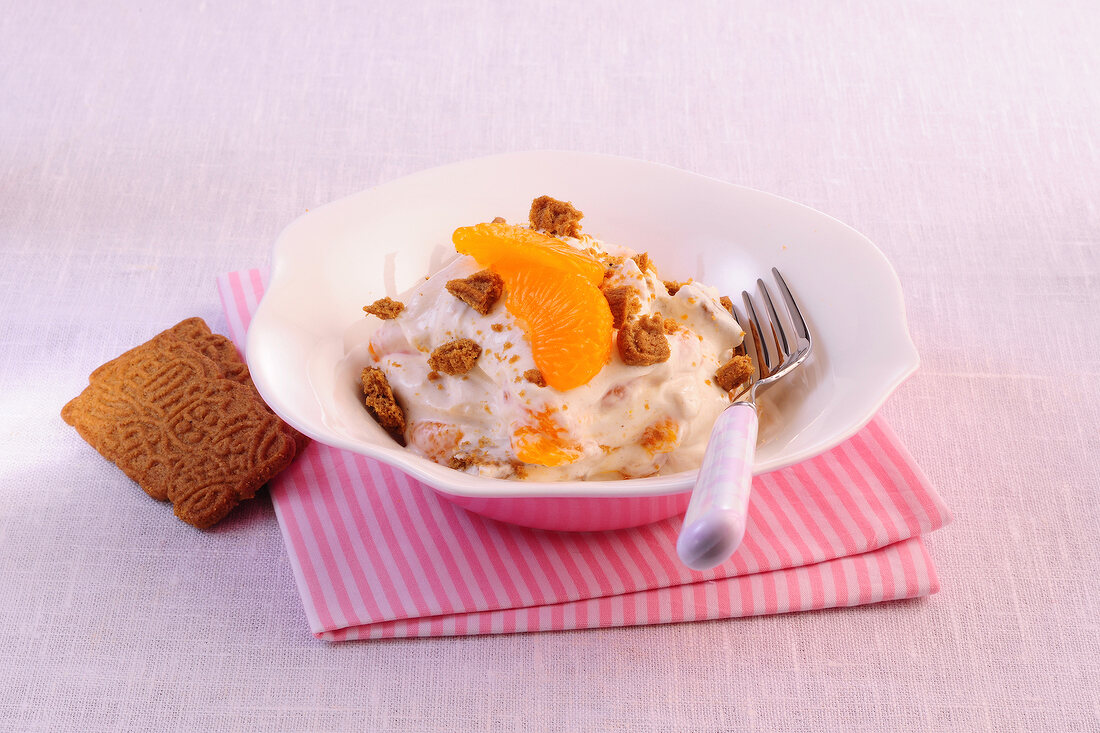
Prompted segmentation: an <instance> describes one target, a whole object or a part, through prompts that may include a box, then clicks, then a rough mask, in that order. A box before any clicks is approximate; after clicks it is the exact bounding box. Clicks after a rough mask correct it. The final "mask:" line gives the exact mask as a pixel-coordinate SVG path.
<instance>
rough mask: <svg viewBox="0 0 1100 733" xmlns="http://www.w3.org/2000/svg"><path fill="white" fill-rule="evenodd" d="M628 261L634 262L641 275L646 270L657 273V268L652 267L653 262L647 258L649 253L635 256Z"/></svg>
mask: <svg viewBox="0 0 1100 733" xmlns="http://www.w3.org/2000/svg"><path fill="white" fill-rule="evenodd" d="M630 259H632V260H634V264H635V265H637V266H638V269H639V270H641V272H642V274H643V275H644V274H645V273H646V270H652V271H653V272H654V273H656V272H657V268H656V267H655V266H654V265H653V260H651V259H650V258H649V252H642V253H641V254H636V255H634V256H633V257H631V258H630Z"/></svg>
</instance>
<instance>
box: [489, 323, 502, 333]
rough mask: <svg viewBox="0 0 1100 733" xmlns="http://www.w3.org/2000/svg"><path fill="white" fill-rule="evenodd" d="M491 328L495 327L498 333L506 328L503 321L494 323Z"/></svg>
mask: <svg viewBox="0 0 1100 733" xmlns="http://www.w3.org/2000/svg"><path fill="white" fill-rule="evenodd" d="M489 328H491V329H493V330H494V331H496V332H497V333H500V332H501V331H503V330H504V324H503V323H494V324H493V325H491V326H489Z"/></svg>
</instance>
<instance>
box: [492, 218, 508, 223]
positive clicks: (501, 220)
mask: <svg viewBox="0 0 1100 733" xmlns="http://www.w3.org/2000/svg"><path fill="white" fill-rule="evenodd" d="M493 223H494V224H507V223H508V222H507V220H505V218H504V217H503V216H494V217H493Z"/></svg>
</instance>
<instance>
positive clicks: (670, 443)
mask: <svg viewBox="0 0 1100 733" xmlns="http://www.w3.org/2000/svg"><path fill="white" fill-rule="evenodd" d="M679 437H680V428H679V426H678V425H677V424H676V423H675V422H674V421H672V420H670V419H665V420H662V421H661V422H659V423H654V424H653V425H650V426H649V427H647V428H646V429H645V431H644V432H643V433H642V439H641V441H640V445H641V446H642V447H643V448H645V449H646V450H647V451H649V453H650V454H655V453H667V452H668V451H670V450H672V449H673V448H675V447H676V444H677V441H678V439H679Z"/></svg>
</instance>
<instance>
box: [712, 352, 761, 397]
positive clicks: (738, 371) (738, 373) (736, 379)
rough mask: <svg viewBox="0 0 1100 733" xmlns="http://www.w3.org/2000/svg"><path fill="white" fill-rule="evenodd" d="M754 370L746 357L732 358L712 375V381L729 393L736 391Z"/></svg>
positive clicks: (750, 361)
mask: <svg viewBox="0 0 1100 733" xmlns="http://www.w3.org/2000/svg"><path fill="white" fill-rule="evenodd" d="M754 371H755V370H754V369H753V366H752V359H751V358H749V357H748V356H734V357H733V358H732V359H730V360H729V361H727V362H726V363H725V364H723V365H722V366H720V367H718V371H716V372H715V373H714V379H715V381H717V382H718V386H719V387H721V388H722V389H724V390H726V391H727V392H730V391H732V390H735V389H737V388H738V387H740V386H741V385H743V384H744V383H745V382H747V381H749V380H750V379H751V378H752V375H753V372H754Z"/></svg>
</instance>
